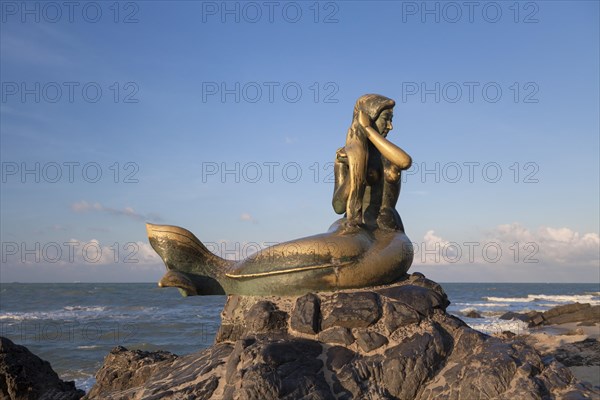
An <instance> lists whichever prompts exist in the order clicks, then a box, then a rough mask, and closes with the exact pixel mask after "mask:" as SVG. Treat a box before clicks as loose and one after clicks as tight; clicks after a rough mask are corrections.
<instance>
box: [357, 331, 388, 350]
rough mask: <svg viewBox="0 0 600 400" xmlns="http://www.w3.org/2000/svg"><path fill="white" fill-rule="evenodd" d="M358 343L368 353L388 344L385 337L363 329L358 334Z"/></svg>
mask: <svg viewBox="0 0 600 400" xmlns="http://www.w3.org/2000/svg"><path fill="white" fill-rule="evenodd" d="M356 343H358V345H359V346H360V348H361V349H362V351H364V352H365V353H368V352H370V351H373V350H375V349H378V348H380V347H381V346H383V345H385V344H388V340H387V339H386V338H385V336H383V335H381V334H379V333H377V332H373V331H367V330H364V329H363V330H358V331H357V332H356Z"/></svg>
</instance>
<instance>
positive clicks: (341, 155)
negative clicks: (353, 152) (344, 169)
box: [335, 147, 348, 164]
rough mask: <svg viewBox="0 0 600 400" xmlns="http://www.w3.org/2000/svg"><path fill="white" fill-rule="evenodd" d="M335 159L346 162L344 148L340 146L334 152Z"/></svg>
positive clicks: (346, 157)
mask: <svg viewBox="0 0 600 400" xmlns="http://www.w3.org/2000/svg"><path fill="white" fill-rule="evenodd" d="M335 159H336V161H337V162H340V163H343V164H348V154H346V148H344V147H340V148H339V149H337V151H336V152H335Z"/></svg>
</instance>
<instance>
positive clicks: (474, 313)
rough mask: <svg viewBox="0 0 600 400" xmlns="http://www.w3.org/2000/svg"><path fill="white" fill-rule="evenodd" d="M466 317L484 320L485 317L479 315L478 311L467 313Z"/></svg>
mask: <svg viewBox="0 0 600 400" xmlns="http://www.w3.org/2000/svg"><path fill="white" fill-rule="evenodd" d="M464 315H465V317H467V318H483V317H482V316H481V314H479V313H478V312H477V311H475V310H470V311H468V312H466V313H465V314H464Z"/></svg>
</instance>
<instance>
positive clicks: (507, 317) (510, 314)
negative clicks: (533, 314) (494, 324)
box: [498, 311, 531, 323]
mask: <svg viewBox="0 0 600 400" xmlns="http://www.w3.org/2000/svg"><path fill="white" fill-rule="evenodd" d="M498 318H500V319H503V320H511V319H517V320H519V321H523V322H527V323H529V321H530V320H531V318H530V317H529V316H528V315H525V314H521V313H516V312H512V311H508V312H505V313H504V314H502V315H501V316H500V317H498Z"/></svg>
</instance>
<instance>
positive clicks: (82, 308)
mask: <svg viewBox="0 0 600 400" xmlns="http://www.w3.org/2000/svg"><path fill="white" fill-rule="evenodd" d="M63 309H64V310H65V311H84V312H102V311H106V307H104V306H66V307H64V308H63Z"/></svg>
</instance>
